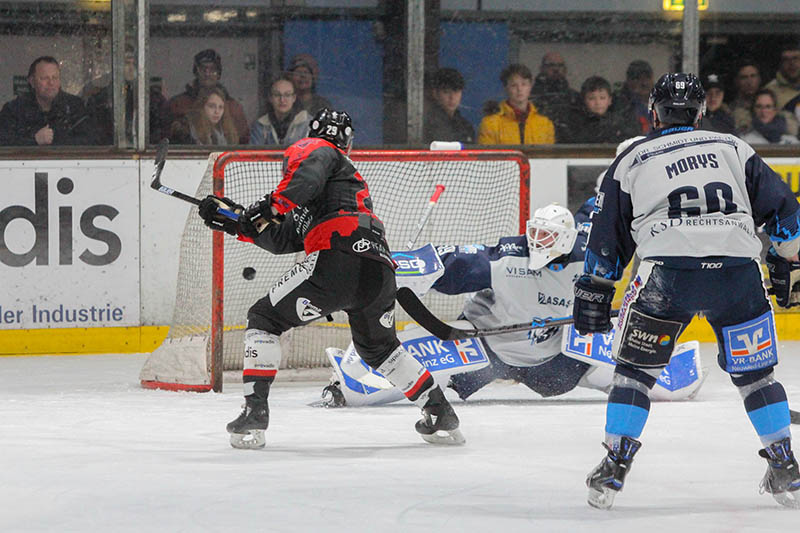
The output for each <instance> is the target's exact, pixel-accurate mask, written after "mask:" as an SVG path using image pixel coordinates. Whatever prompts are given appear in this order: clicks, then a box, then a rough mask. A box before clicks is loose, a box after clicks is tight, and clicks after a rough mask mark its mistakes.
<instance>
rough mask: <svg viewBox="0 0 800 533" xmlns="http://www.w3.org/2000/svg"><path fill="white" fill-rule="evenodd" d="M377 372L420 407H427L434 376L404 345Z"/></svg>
mask: <svg viewBox="0 0 800 533" xmlns="http://www.w3.org/2000/svg"><path fill="white" fill-rule="evenodd" d="M375 370H377V371H378V372H380V373H381V374H383V375H384V377H386V379H387V380H389V382H390V383H391V384H392V385H394V386H395V387H397V388H398V389H400V390H401V391H403V394H405V396H406V398H408V399H409V400H411V401H412V402H414V403H415V404H417V405H418V406H419V407H424V406H425V403H427V401H428V394H429V393H430V391H431V389H433V386H434V382H433V376H431V373H430V372H428V370H427V369H426V368H425V367H424V366H422V364H420V362H419V361H417V360H416V359H414V357H413V356H412V355H411V354H410V353H408V352H407V351H406V349H405V348H403V346H402V345H400V346H398V347H397V348H396V349H395V351H393V352H392V354H391V355H390V356H389V357H388V358H387V359H386V361H384V362H383V363H382V364H381V365H380V366H379V367H378V368H376V369H375Z"/></svg>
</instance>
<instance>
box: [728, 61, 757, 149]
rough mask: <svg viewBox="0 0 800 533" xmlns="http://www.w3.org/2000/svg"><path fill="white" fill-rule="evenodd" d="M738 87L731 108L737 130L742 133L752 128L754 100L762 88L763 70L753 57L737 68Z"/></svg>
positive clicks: (736, 79) (736, 83) (735, 79)
mask: <svg viewBox="0 0 800 533" xmlns="http://www.w3.org/2000/svg"><path fill="white" fill-rule="evenodd" d="M733 84H734V86H735V89H736V94H734V98H733V101H731V105H730V110H731V114H733V121H734V124H735V125H736V131H737V132H738V133H739V134H742V133H744V132H746V131H748V130H749V129H750V123H751V121H752V120H753V101H754V100H755V98H756V92H758V90H759V89H760V88H761V72H760V71H759V69H758V65H756V64H755V62H754V61H753V60H751V59H746V60H744V61H743V62H742V63H741V64H740V65H739V68H738V69H737V70H736V77H735V78H734V80H733Z"/></svg>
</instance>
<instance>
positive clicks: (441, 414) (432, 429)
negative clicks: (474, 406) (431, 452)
mask: <svg viewBox="0 0 800 533" xmlns="http://www.w3.org/2000/svg"><path fill="white" fill-rule="evenodd" d="M415 429H416V430H417V433H419V434H420V435H421V436H422V439H423V440H424V441H425V442H429V443H431V444H464V443H465V442H466V439H465V438H464V435H462V434H461V430H459V429H458V416H456V412H455V411H453V407H452V406H451V405H450V402H448V401H447V399H446V398H445V397H444V393H443V392H442V389H440V388H439V387H438V386H436V387H434V388H433V390H431V392H430V393H429V394H428V401H427V402H426V403H425V406H424V407H423V408H422V418H421V419H420V420H418V421H417V424H416V426H415Z"/></svg>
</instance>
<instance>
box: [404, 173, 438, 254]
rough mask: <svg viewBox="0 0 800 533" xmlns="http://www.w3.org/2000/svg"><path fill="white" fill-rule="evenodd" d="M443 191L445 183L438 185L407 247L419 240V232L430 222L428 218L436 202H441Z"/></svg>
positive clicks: (411, 246)
mask: <svg viewBox="0 0 800 533" xmlns="http://www.w3.org/2000/svg"><path fill="white" fill-rule="evenodd" d="M443 191H444V185H441V184H439V185H436V188H435V189H434V191H433V194H432V195H431V199H430V200H428V207H427V208H426V209H425V214H424V215H423V216H422V218H421V219H420V221H419V224H417V230H416V233H414V236H413V237H412V238H411V240H410V241H408V244H406V248H408V249H409V250H411V249H412V248H413V247H414V243H415V242H417V239H419V234H420V233H422V228H424V227H425V224H426V223H427V222H428V218H430V216H431V211H433V208H434V207H436V204H437V203H438V202H439V196H441V195H442V192H443Z"/></svg>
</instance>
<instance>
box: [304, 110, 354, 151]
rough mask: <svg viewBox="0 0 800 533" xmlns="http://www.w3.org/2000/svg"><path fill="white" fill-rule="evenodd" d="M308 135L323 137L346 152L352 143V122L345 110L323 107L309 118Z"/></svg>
mask: <svg viewBox="0 0 800 533" xmlns="http://www.w3.org/2000/svg"><path fill="white" fill-rule="evenodd" d="M308 136H309V137H319V138H320V139H325V140H326V141H329V142H331V143H333V144H334V145H335V146H336V147H337V148H339V149H340V150H343V151H344V152H345V153H347V152H349V151H350V147H351V146H352V143H353V122H352V120H350V115H348V114H347V113H346V112H345V111H332V110H330V109H328V108H327V107H324V108H322V109H320V110H319V111H317V114H316V115H314V118H312V119H311V122H310V123H309V125H308Z"/></svg>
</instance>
